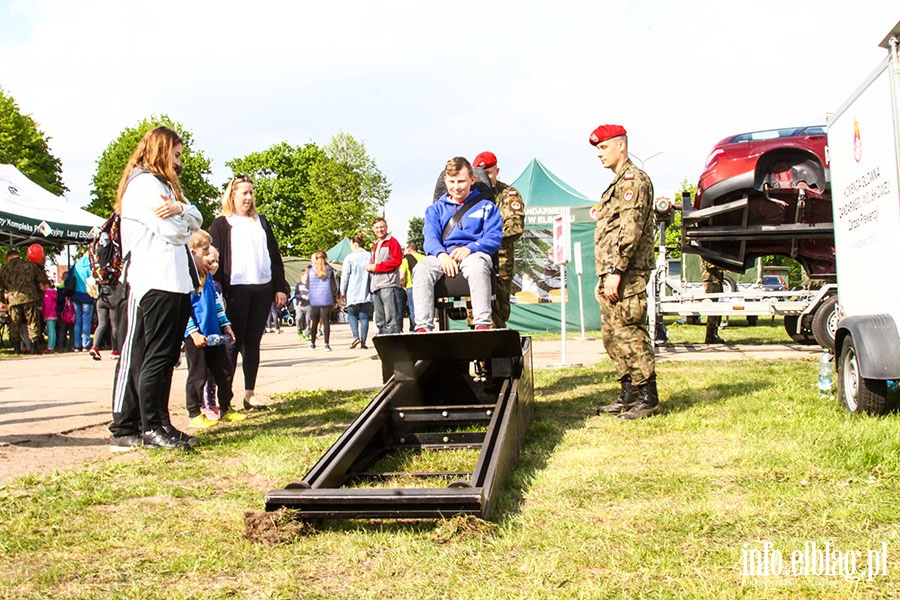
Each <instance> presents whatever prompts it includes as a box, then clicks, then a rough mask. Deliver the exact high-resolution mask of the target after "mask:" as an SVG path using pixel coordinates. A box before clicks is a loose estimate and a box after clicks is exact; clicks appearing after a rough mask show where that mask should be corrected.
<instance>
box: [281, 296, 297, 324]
mask: <svg viewBox="0 0 900 600" xmlns="http://www.w3.org/2000/svg"><path fill="white" fill-rule="evenodd" d="M278 318H279V319H281V324H282V325H287V326H289V327H293V326H294V325H296V324H297V315H296V312H295V309H294V303H293V302H291V301H288V302H287V303H286V304H285V305H284V306H282V307H281V309H280V310H279V311H278Z"/></svg>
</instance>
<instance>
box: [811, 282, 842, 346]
mask: <svg viewBox="0 0 900 600" xmlns="http://www.w3.org/2000/svg"><path fill="white" fill-rule="evenodd" d="M837 301H838V298H837V296H836V295H835V296H829V297H828V298H826V299H825V301H824V302H822V304H820V305H819V308H817V309H816V312H815V314H814V315H813V320H812V331H813V337H815V338H816V342H818V343H819V345H820V346H822V347H823V348H828V349H829V350H831V351H832V352H834V334H835V332H836V331H837V322H838V314H837Z"/></svg>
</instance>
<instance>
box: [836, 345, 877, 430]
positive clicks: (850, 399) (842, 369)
mask: <svg viewBox="0 0 900 600" xmlns="http://www.w3.org/2000/svg"><path fill="white" fill-rule="evenodd" d="M837 371H838V396H839V397H840V400H841V403H842V404H843V405H844V407H845V408H846V409H847V410H849V411H850V412H854V413H866V414H870V415H883V414H884V413H885V410H887V382H885V381H884V380H882V379H866V378H864V377H863V376H862V374H861V372H860V365H859V355H858V354H857V353H856V346H855V345H854V343H853V336H851V335H848V336H847V337H845V338H844V343H843V346H842V350H841V359H840V361H839V362H838V370H837Z"/></svg>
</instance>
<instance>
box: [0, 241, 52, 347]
mask: <svg viewBox="0 0 900 600" xmlns="http://www.w3.org/2000/svg"><path fill="white" fill-rule="evenodd" d="M49 285H50V281H49V280H48V279H47V275H46V274H45V273H44V272H43V270H42V269H41V267H39V266H38V265H37V264H35V263H33V262H29V261H27V260H25V259H23V258H22V257H20V256H19V252H18V251H17V250H15V249H12V250H10V251H9V252H7V253H6V264H5V265H4V266H3V268H2V269H0V295H5V298H6V303H7V304H8V305H9V341H10V343H11V344H12V347H13V351H14V352H15V353H16V354H20V353H21V352H22V341H23V340H22V339H21V333H20V332H21V329H22V325H27V326H28V335H27V336H26V337H25V340H24V341H25V351H26V352H29V353H31V354H34V353H36V352H37V347H36V342H37V340H38V339H39V336H40V332H41V303H42V302H43V298H44V290H45V289H47V286H49Z"/></svg>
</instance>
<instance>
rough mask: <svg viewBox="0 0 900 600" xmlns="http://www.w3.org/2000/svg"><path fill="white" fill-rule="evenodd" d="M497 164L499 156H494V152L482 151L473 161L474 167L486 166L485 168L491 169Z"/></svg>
mask: <svg viewBox="0 0 900 600" xmlns="http://www.w3.org/2000/svg"><path fill="white" fill-rule="evenodd" d="M496 164H497V157H496V156H494V153H493V152H482V153H481V154H479V155H478V156H476V157H475V160H473V161H472V166H473V167H484V168H485V169H490V168H491V167H493V166H494V165H496Z"/></svg>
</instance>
